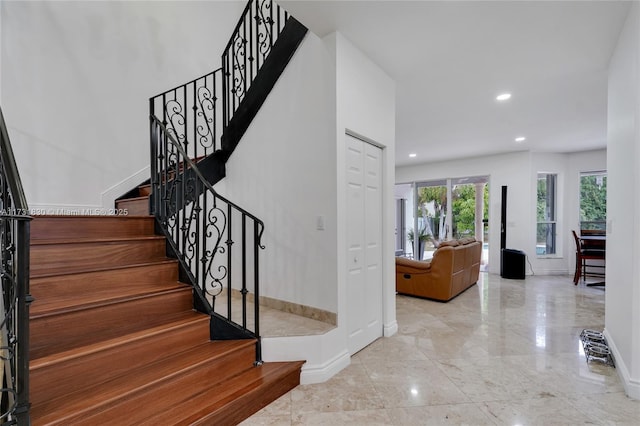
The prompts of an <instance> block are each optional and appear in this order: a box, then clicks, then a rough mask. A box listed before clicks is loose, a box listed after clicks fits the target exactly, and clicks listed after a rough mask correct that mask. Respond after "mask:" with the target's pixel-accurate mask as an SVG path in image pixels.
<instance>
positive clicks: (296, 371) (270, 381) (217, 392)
mask: <svg viewBox="0 0 640 426" xmlns="http://www.w3.org/2000/svg"><path fill="white" fill-rule="evenodd" d="M303 364H304V361H290V362H267V363H264V364H262V365H260V366H257V367H254V368H251V369H247V370H245V371H243V372H241V373H240V374H237V375H235V376H234V377H232V378H230V379H228V380H225V381H224V382H219V383H216V384H215V385H214V386H209V387H206V388H204V389H203V390H201V391H200V392H199V393H198V394H197V395H193V396H190V397H189V398H188V399H184V400H183V401H181V402H179V403H177V404H176V405H174V406H173V407H166V409H164V410H162V411H161V412H159V411H160V410H157V409H156V413H155V414H151V416H147V418H145V419H140V420H139V421H138V422H137V424H138V425H148V426H152V425H157V424H165V425H178V424H180V425H196V424H202V425H211V424H215V425H235V424H237V423H238V422H240V421H241V420H244V419H245V418H247V417H249V416H250V415H251V414H253V413H255V412H257V411H258V410H260V409H261V408H263V407H264V406H266V405H267V404H268V403H269V402H271V401H274V400H276V399H277V398H279V397H280V396H282V395H284V394H285V393H286V392H288V391H289V390H291V389H293V388H294V387H295V386H297V385H298V384H299V380H300V379H299V377H300V369H301V367H302V365H303ZM291 375H293V376H294V378H293V380H290V381H289V382H282V379H283V378H285V377H287V376H291ZM261 398H262V400H260V399H261ZM252 405H254V406H253V407H252Z"/></svg>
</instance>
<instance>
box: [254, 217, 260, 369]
mask: <svg viewBox="0 0 640 426" xmlns="http://www.w3.org/2000/svg"><path fill="white" fill-rule="evenodd" d="M258 225H259V224H258V221H257V220H256V219H253V263H254V265H253V296H254V301H253V316H254V318H255V320H254V321H255V329H254V330H253V332H254V333H255V335H256V338H257V339H258V341H257V342H256V365H261V364H262V343H261V339H260V274H259V271H260V261H259V256H260V246H261V244H260V231H259V226H258Z"/></svg>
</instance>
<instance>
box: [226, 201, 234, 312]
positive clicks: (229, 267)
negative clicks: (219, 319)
mask: <svg viewBox="0 0 640 426" xmlns="http://www.w3.org/2000/svg"><path fill="white" fill-rule="evenodd" d="M231 213H232V210H231V204H229V203H227V225H228V227H227V312H228V313H229V319H231V284H232V282H233V281H232V280H231V278H232V275H231V272H232V270H233V268H232V264H231V259H232V257H231V246H232V245H233V239H232V237H233V235H232V231H231V230H232V229H233V220H232V218H233V216H232V214H231Z"/></svg>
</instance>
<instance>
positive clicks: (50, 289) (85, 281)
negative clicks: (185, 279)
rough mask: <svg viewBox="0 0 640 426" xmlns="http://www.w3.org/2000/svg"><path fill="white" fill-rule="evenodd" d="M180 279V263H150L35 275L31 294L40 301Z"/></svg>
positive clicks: (117, 290) (111, 291) (104, 292)
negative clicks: (72, 272)
mask: <svg viewBox="0 0 640 426" xmlns="http://www.w3.org/2000/svg"><path fill="white" fill-rule="evenodd" d="M177 280H178V264H177V261H176V262H171V263H163V264H152V265H148V266H140V267H130V268H121V269H109V270H106V271H99V272H87V273H80V274H70V275H62V276H53V277H43V278H32V279H31V280H30V286H31V295H32V296H33V297H35V299H36V302H34V303H35V304H37V302H38V300H44V299H46V298H49V297H54V296H55V297H60V296H68V297H73V296H74V295H76V294H79V293H81V292H86V291H91V292H93V293H103V294H118V293H119V292H120V291H122V290H124V289H127V290H128V289H131V288H132V287H136V286H140V287H142V286H147V285H149V284H154V283H158V284H162V283H165V282H171V281H177ZM31 306H32V307H33V306H34V305H31Z"/></svg>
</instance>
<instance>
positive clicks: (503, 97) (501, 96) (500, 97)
mask: <svg viewBox="0 0 640 426" xmlns="http://www.w3.org/2000/svg"><path fill="white" fill-rule="evenodd" d="M510 98H511V93H501V94H499V95H498V96H496V100H498V101H506V100H507V99H510Z"/></svg>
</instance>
